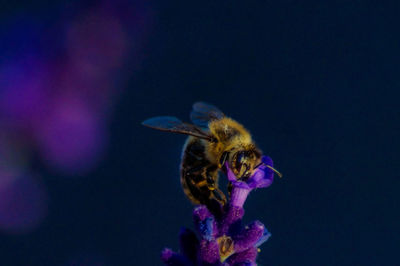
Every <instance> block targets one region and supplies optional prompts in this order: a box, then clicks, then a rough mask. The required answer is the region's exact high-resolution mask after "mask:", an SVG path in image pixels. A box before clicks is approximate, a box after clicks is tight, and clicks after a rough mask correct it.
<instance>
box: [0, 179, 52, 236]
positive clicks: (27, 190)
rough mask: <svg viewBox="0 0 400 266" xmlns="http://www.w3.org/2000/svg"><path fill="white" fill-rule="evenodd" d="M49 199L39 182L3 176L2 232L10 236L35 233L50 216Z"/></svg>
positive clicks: (0, 184)
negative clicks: (47, 215)
mask: <svg viewBox="0 0 400 266" xmlns="http://www.w3.org/2000/svg"><path fill="white" fill-rule="evenodd" d="M47 199H48V197H47V193H46V190H45V188H44V185H43V184H42V183H41V182H40V180H39V179H37V178H35V177H33V176H31V175H27V174H25V175H19V176H14V175H13V174H12V173H6V172H2V173H0V230H1V231H3V232H6V233H11V234H21V233H29V232H32V231H33V230H35V229H36V228H37V227H38V226H39V225H40V223H41V222H42V221H43V219H44V218H45V216H46V214H47V210H48V206H47Z"/></svg>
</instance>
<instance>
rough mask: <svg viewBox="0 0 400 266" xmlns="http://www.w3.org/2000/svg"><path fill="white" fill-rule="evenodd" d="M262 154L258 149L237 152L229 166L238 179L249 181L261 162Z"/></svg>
mask: <svg viewBox="0 0 400 266" xmlns="http://www.w3.org/2000/svg"><path fill="white" fill-rule="evenodd" d="M260 157H261V154H260V152H259V151H257V150H256V149H243V150H238V151H235V152H234V153H233V154H232V156H231V158H230V162H229V165H230V167H231V169H232V171H233V173H234V174H235V175H236V176H237V178H238V179H247V178H249V177H250V175H251V174H252V173H253V170H254V168H255V167H256V165H258V164H259V162H260Z"/></svg>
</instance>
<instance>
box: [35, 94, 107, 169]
mask: <svg viewBox="0 0 400 266" xmlns="http://www.w3.org/2000/svg"><path fill="white" fill-rule="evenodd" d="M49 112H50V113H49V114H47V116H46V117H43V120H42V121H41V123H40V125H39V127H38V129H37V133H36V138H37V141H38V148H39V150H40V151H41V153H42V155H43V158H44V161H45V162H46V163H48V164H49V165H50V166H51V167H53V168H56V169H58V170H60V171H62V172H63V173H66V174H82V173H85V172H86V171H88V170H90V169H92V168H93V167H94V165H95V163H97V161H98V160H99V158H101V157H102V155H103V151H104V146H105V139H106V138H105V136H104V135H105V128H104V127H103V125H102V123H101V122H104V121H101V117H99V115H98V114H96V113H94V112H92V111H91V110H90V108H88V107H87V106H86V105H84V104H83V103H82V102H81V101H80V100H79V99H74V98H72V97H64V98H60V99H58V100H56V101H55V104H54V105H52V107H51V108H50V109H49ZM103 120H104V119H103Z"/></svg>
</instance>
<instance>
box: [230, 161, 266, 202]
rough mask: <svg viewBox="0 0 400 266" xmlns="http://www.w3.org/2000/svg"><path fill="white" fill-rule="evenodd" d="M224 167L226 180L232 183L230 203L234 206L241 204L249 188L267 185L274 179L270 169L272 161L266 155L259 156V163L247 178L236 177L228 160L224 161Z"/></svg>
mask: <svg viewBox="0 0 400 266" xmlns="http://www.w3.org/2000/svg"><path fill="white" fill-rule="evenodd" d="M225 167H226V172H227V177H228V180H229V181H230V182H231V183H232V185H233V190H232V195H231V204H232V205H235V206H243V204H244V202H245V201H246V198H247V196H248V194H249V193H250V191H251V190H253V189H255V188H264V187H269V186H270V185H271V184H272V182H273V181H274V171H273V170H272V169H271V168H273V162H272V159H271V158H270V157H268V156H263V157H262V158H261V164H260V165H259V166H258V167H257V168H256V169H255V170H254V172H253V174H252V175H251V176H250V177H249V178H248V179H247V180H240V179H238V178H236V176H235V174H234V173H233V171H232V170H231V168H230V167H229V165H228V162H226V163H225Z"/></svg>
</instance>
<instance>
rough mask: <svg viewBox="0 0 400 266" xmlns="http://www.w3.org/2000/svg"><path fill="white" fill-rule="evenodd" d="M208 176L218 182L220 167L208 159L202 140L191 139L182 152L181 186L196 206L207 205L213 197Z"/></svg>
mask: <svg viewBox="0 0 400 266" xmlns="http://www.w3.org/2000/svg"><path fill="white" fill-rule="evenodd" d="M207 176H210V177H212V179H213V180H214V182H217V177H218V166H216V165H214V164H212V163H211V162H210V161H209V160H207V159H206V156H205V146H204V143H203V142H202V140H200V139H198V138H194V137H189V138H188V140H187V141H186V144H185V146H184V147H183V152H182V163H181V184H182V188H183V191H184V192H185V194H186V196H187V197H188V198H189V200H190V201H192V202H193V203H194V204H206V203H207V202H208V201H209V200H210V198H211V197H213V193H212V191H211V190H210V189H209V187H208V185H209V183H208V182H207ZM215 186H217V184H215Z"/></svg>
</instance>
